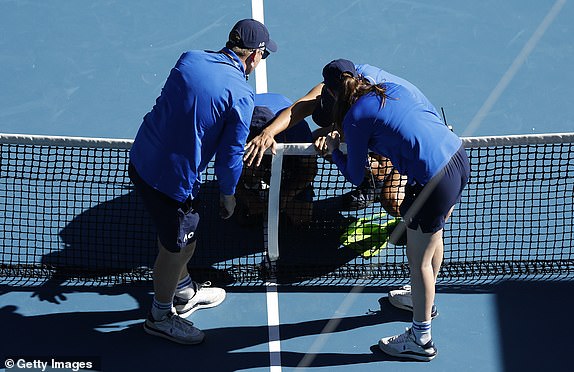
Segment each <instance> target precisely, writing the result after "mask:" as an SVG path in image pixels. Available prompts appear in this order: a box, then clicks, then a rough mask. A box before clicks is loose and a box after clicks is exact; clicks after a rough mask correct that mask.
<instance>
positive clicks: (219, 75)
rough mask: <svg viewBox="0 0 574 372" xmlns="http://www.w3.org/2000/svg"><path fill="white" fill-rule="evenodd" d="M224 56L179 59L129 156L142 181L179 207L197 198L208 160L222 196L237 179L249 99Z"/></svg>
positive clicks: (238, 70)
mask: <svg viewBox="0 0 574 372" xmlns="http://www.w3.org/2000/svg"><path fill="white" fill-rule="evenodd" d="M224 51H225V53H220V52H210V51H189V52H186V53H184V54H182V56H181V57H180V59H179V60H178V62H177V63H176V65H175V66H174V67H173V69H172V70H171V73H170V75H169V77H168V78H167V81H166V83H165V85H164V87H163V89H162V92H161V95H160V96H159V97H158V98H157V100H156V103H155V106H154V107H153V109H152V110H151V111H150V112H149V113H148V114H146V115H145V117H144V119H143V123H142V125H141V126H140V128H139V131H138V133H137V135H136V138H135V141H134V144H133V146H132V148H131V151H130V161H131V162H132V163H133V165H134V166H135V168H136V170H137V171H138V173H139V174H140V176H141V177H142V179H143V180H145V181H146V182H147V183H148V184H149V185H150V186H152V187H153V188H155V189H157V190H159V191H161V192H162V193H164V194H166V195H167V196H169V197H171V198H172V199H175V200H177V201H180V202H183V201H185V200H186V199H187V198H188V197H189V196H190V195H191V196H192V197H195V196H196V195H197V193H198V191H199V187H200V184H201V174H202V172H203V171H204V170H205V169H206V167H207V164H208V163H209V161H210V160H211V159H212V158H213V157H214V156H215V173H216V176H217V180H218V182H219V187H220V191H221V192H222V193H223V194H225V195H231V194H234V193H235V187H236V185H237V181H238V180H239V176H240V175H241V170H242V167H243V153H244V146H245V142H246V140H247V136H248V134H249V124H250V122H251V116H252V115H253V107H254V103H253V101H254V93H253V89H252V88H251V86H250V85H249V84H248V83H247V82H246V75H245V70H244V68H243V65H242V63H241V61H240V60H239V58H238V57H237V56H236V55H235V54H234V53H233V52H232V51H231V50H229V49H227V48H225V49H224Z"/></svg>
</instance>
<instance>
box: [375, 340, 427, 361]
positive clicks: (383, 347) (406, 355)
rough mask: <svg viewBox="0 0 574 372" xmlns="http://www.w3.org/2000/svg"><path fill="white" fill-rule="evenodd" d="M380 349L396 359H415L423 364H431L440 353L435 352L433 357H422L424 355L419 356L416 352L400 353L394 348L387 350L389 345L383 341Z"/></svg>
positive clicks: (380, 343)
mask: <svg viewBox="0 0 574 372" xmlns="http://www.w3.org/2000/svg"><path fill="white" fill-rule="evenodd" d="M379 349H380V350H381V351H382V352H383V353H385V354H388V355H391V356H394V357H399V358H407V359H415V360H420V361H421V362H430V361H431V360H433V359H434V358H435V357H436V356H437V354H438V352H435V353H434V354H433V355H422V354H417V353H415V352H409V353H400V352H397V351H395V350H394V349H392V348H388V349H387V345H385V344H384V343H383V342H382V341H379Z"/></svg>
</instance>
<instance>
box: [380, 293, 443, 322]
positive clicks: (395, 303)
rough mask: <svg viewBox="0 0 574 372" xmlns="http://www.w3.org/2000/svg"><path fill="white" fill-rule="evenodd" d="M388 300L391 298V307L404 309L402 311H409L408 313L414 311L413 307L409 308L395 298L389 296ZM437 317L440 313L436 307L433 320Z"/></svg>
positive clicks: (432, 314) (432, 315)
mask: <svg viewBox="0 0 574 372" xmlns="http://www.w3.org/2000/svg"><path fill="white" fill-rule="evenodd" d="M388 298H389V303H390V304H391V305H393V306H394V307H396V308H399V309H402V310H407V311H410V312H412V311H413V308H412V306H408V305H405V304H403V303H402V302H400V301H399V300H396V299H395V297H392V296H389V297H388ZM437 316H438V311H437V310H436V307H435V311H434V312H433V313H431V319H434V318H436V317H437Z"/></svg>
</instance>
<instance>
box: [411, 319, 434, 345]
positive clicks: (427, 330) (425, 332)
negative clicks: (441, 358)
mask: <svg viewBox="0 0 574 372" xmlns="http://www.w3.org/2000/svg"><path fill="white" fill-rule="evenodd" d="M413 334H414V335H415V341H416V342H417V343H418V344H419V345H421V346H423V345H426V343H427V342H429V341H430V340H431V339H432V337H431V321H430V320H429V321H428V322H417V321H416V320H414V319H413Z"/></svg>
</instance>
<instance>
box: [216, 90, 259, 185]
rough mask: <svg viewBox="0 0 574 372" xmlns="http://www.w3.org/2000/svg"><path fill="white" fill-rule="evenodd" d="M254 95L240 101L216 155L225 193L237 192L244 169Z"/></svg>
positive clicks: (220, 181)
mask: <svg viewBox="0 0 574 372" xmlns="http://www.w3.org/2000/svg"><path fill="white" fill-rule="evenodd" d="M253 106H254V105H253V96H251V97H245V98H243V99H241V100H239V101H238V103H237V104H236V105H235V107H233V109H232V110H231V113H230V115H229V117H228V118H227V120H226V121H225V125H224V128H223V133H222V135H221V140H220V142H219V145H218V147H217V154H216V155H215V175H216V176H217V180H218V182H219V190H220V192H221V193H222V194H224V195H233V194H235V187H236V186H237V182H238V181H239V177H240V176H241V171H242V169H243V153H244V152H245V149H244V148H245V142H246V141H247V136H248V135H249V125H250V123H251V116H252V115H253Z"/></svg>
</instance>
